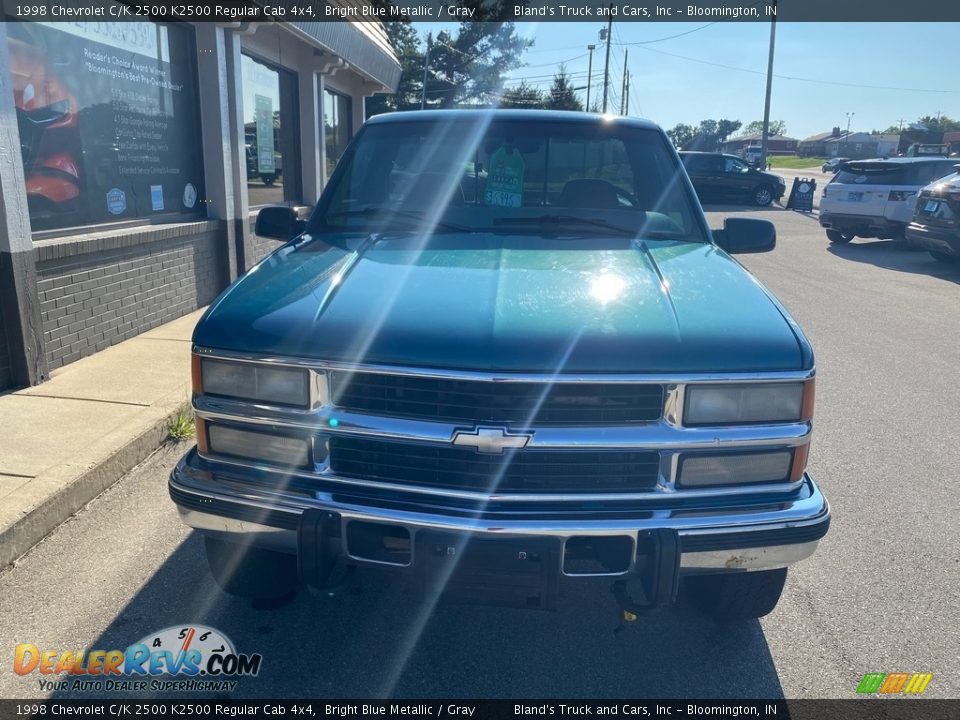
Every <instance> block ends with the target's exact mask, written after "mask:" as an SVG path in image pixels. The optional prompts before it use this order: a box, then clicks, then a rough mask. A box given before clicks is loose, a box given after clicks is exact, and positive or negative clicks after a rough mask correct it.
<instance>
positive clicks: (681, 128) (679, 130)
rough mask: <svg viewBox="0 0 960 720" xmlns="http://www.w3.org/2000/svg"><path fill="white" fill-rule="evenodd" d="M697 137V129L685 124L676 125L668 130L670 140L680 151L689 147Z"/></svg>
mask: <svg viewBox="0 0 960 720" xmlns="http://www.w3.org/2000/svg"><path fill="white" fill-rule="evenodd" d="M696 136H697V131H696V129H695V128H693V127H692V126H690V125H684V124H683V123H678V124H677V125H674V126H673V128H672V129H670V130H667V137H668V138H670V140H671V141H672V142H673V144H674V146H676V148H677V149H678V150H683V149H684V148H687V147H689V146H690V145H691V144H692V143H693V139H694V138H695V137H696Z"/></svg>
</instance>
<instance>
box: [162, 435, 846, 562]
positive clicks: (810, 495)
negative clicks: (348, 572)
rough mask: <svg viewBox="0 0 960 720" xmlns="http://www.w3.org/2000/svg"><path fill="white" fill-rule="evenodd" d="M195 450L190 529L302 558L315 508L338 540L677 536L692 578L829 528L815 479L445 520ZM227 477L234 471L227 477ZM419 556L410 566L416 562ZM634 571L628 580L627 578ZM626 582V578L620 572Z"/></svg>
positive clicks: (182, 482) (434, 512) (176, 491)
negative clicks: (353, 533) (213, 459)
mask: <svg viewBox="0 0 960 720" xmlns="http://www.w3.org/2000/svg"><path fill="white" fill-rule="evenodd" d="M195 460H196V451H195V450H192V451H191V452H190V453H188V454H187V455H186V456H185V457H184V458H183V459H182V460H181V461H180V463H178V465H177V466H176V468H174V470H173V472H172V474H171V476H170V485H169V489H170V496H171V498H172V499H173V500H174V502H175V503H176V505H177V509H178V510H179V512H180V516H181V518H182V519H183V522H184V523H186V524H187V525H189V526H190V527H193V528H196V529H198V530H201V531H203V532H205V533H209V534H215V535H220V536H222V537H226V538H228V539H235V540H237V541H242V542H244V543H252V544H254V545H257V546H261V547H265V548H270V549H275V550H280V551H284V552H289V553H296V552H297V547H298V527H299V524H300V517H301V515H302V514H303V513H304V511H306V510H308V509H315V510H322V511H326V512H330V513H333V514H335V515H336V516H337V517H338V518H339V520H338V522H339V523H340V537H341V538H346V537H347V536H348V534H347V532H346V530H347V527H348V525H349V524H350V523H351V522H358V521H359V522H366V523H377V524H383V525H390V526H396V527H399V528H403V529H404V530H405V531H406V532H408V533H409V534H410V537H411V538H415V537H416V534H417V533H418V532H422V531H444V532H453V533H463V534H466V535H470V536H472V537H480V538H487V539H492V538H514V539H516V538H555V539H558V540H559V541H560V543H561V552H562V545H563V543H566V541H567V540H568V539H569V538H572V537H584V536H629V537H632V538H633V540H634V543H636V542H637V540H636V539H637V536H638V534H640V533H643V532H644V531H659V530H673V531H675V532H676V533H677V536H678V538H679V542H680V549H681V561H680V568H681V570H682V571H687V572H701V571H710V572H713V571H725V570H726V571H743V570H765V569H771V568H779V567H785V566H787V565H790V564H792V563H795V562H798V561H800V560H803V559H805V558H807V557H809V556H810V555H812V554H813V552H814V550H815V549H816V547H817V544H818V543H819V541H820V539H821V538H822V537H823V536H824V535H825V534H826V532H827V529H828V528H829V525H830V509H829V506H828V503H827V501H826V498H824V496H823V495H822V493H821V492H820V490H819V488H818V487H817V485H816V484H815V483H814V481H813V479H812V478H810V477H809V476H808V475H805V476H804V480H803V482H802V484H801V485H800V487H799V488H798V489H797V490H795V491H793V492H790V493H788V494H785V495H782V496H781V495H778V496H753V497H743V496H735V497H731V496H727V497H720V498H717V499H715V500H712V501H702V502H699V503H698V504H686V503H684V502H682V498H681V497H680V495H679V494H675V495H673V496H672V497H663V496H660V497H657V498H651V502H650V503H649V505H647V506H644V507H642V508H639V507H634V508H632V509H628V510H623V511H612V510H609V509H608V510H605V511H603V512H587V511H577V512H571V511H570V510H569V509H568V510H566V511H565V512H563V513H562V514H560V513H559V512H554V513H553V514H551V513H549V512H544V511H541V510H538V511H536V512H530V513H529V515H528V516H524V515H520V516H518V514H517V513H516V512H515V511H514V512H512V513H509V514H508V513H504V514H497V513H494V512H484V511H482V510H478V511H475V512H473V513H468V512H463V511H460V512H451V513H450V514H447V513H446V512H444V511H442V510H438V509H437V508H433V507H426V506H425V507H424V509H423V510H420V509H415V510H411V509H409V504H407V506H406V507H398V506H399V505H400V504H399V503H393V506H390V504H389V503H388V504H382V503H375V502H371V503H370V504H367V503H364V502H362V501H359V500H356V499H351V498H348V497H344V496H341V495H337V494H335V493H332V492H319V491H318V492H313V493H304V492H302V491H301V492H292V491H281V490H276V489H269V488H267V487H265V486H263V485H259V486H258V485H257V484H255V483H251V482H238V481H237V477H236V476H233V477H231V476H229V475H225V476H222V477H221V476H219V475H218V474H215V473H213V472H211V471H210V470H205V469H197V468H196V467H195V466H193V465H192V462H193V461H195ZM226 472H230V471H226ZM340 555H342V556H343V557H345V558H347V559H348V560H350V561H352V562H356V563H358V564H366V563H373V562H375V561H372V560H369V559H367V558H364V557H359V556H357V555H355V554H354V553H352V552H351V549H350V547H349V546H348V543H347V542H345V541H341V542H340ZM415 562H416V558H412V563H411V564H413V563H415ZM630 570H632V567H631V568H628V569H627V570H626V571H625V572H630ZM618 574H625V573H618Z"/></svg>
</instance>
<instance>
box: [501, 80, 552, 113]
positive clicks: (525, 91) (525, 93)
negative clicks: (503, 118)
mask: <svg viewBox="0 0 960 720" xmlns="http://www.w3.org/2000/svg"><path fill="white" fill-rule="evenodd" d="M546 102H547V101H546V98H545V97H544V95H543V91H542V90H540V89H539V88H535V87H532V86H531V85H527V83H525V82H521V83H520V84H519V85H517V86H516V87H513V88H508V89H506V90H504V91H503V92H502V93H501V95H500V102H499V103H498V104H499V105H500V107H502V108H522V109H527V110H542V109H543V108H544V107H546Z"/></svg>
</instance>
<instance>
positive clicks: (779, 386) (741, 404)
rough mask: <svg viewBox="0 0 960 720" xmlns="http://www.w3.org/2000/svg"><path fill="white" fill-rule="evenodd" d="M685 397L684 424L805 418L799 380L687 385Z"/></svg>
mask: <svg viewBox="0 0 960 720" xmlns="http://www.w3.org/2000/svg"><path fill="white" fill-rule="evenodd" d="M812 390H813V386H812V381H811V385H810V391H811V392H812ZM686 398H687V399H686V407H685V408H684V412H683V424H684V425H740V424H743V425H748V424H751V423H774V422H796V421H798V420H801V419H804V418H803V415H804V411H805V408H804V383H802V382H788V383H753V384H749V385H747V384H744V385H688V386H687V391H686Z"/></svg>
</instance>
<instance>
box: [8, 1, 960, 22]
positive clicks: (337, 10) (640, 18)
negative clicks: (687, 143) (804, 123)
mask: <svg viewBox="0 0 960 720" xmlns="http://www.w3.org/2000/svg"><path fill="white" fill-rule="evenodd" d="M2 3H3V10H4V15H5V18H4V19H6V20H8V21H27V22H29V21H39V22H82V21H93V22H95V21H109V22H117V21H128V22H135V21H144V20H158V21H168V22H173V21H189V22H225V23H229V22H318V21H323V22H363V21H374V20H380V21H384V22H387V21H398V20H412V21H414V22H444V23H449V22H457V21H485V22H501V21H512V20H524V21H532V22H594V21H602V22H606V21H607V19H609V18H611V17H612V18H613V19H614V20H615V21H617V22H647V23H649V22H717V21H719V22H769V21H770V20H771V19H773V18H774V17H776V20H777V21H778V22H941V23H942V22H960V2H957V1H955V0H951V1H948V2H945V1H944V0H911V1H910V2H904V0H759V1H758V2H749V0H745V1H744V2H730V1H726V0H724V1H717V0H706V1H704V0H693V1H688V2H681V1H680V0H660V1H659V2H646V1H645V0H617V1H616V2H612V3H611V2H609V0H607V1H602V0H579V1H578V0H526V1H524V0H519V1H514V0H499V2H489V3H477V2H469V1H467V0H426V1H425V2H417V0H391V3H390V4H387V3H385V2H372V1H370V0H367V1H366V2H364V1H359V2H358V1H356V0H199V1H195V2H185V3H179V2H175V1H174V2H171V1H170V0H156V1H155V2H149V1H145V2H131V1H127V0H124V1H123V2H119V1H117V0H35V1H33V2H31V1H30V0H2ZM480 5H483V6H484V8H483V9H480V8H479V7H478V6H480Z"/></svg>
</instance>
